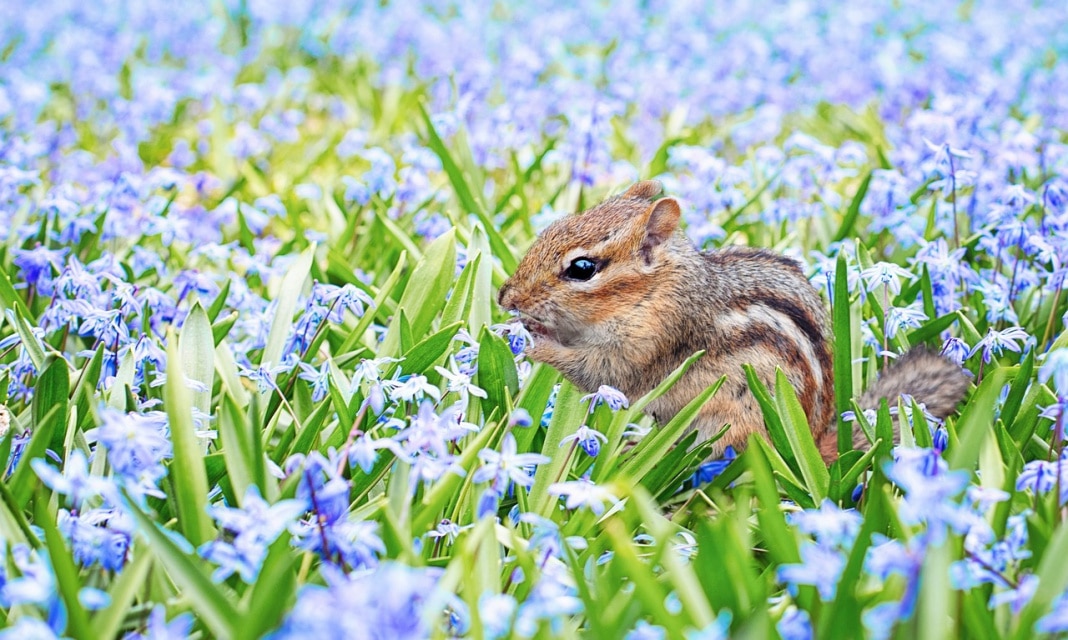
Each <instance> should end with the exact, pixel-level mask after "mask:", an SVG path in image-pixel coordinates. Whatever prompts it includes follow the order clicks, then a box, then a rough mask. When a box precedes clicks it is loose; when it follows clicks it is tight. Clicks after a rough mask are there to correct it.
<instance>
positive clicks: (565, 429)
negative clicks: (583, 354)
mask: <svg viewBox="0 0 1068 640" xmlns="http://www.w3.org/2000/svg"><path fill="white" fill-rule="evenodd" d="M581 393H582V392H581V391H579V390H578V388H576V387H575V385H573V384H571V383H570V382H568V381H566V380H565V381H564V382H562V383H560V390H559V391H558V392H557V394H556V405H555V406H554V407H553V417H552V419H551V420H550V421H549V429H548V430H547V431H546V432H545V443H544V444H543V445H542V448H541V454H542V455H544V456H547V457H548V458H549V459H550V461H549V462H547V463H545V464H542V465H538V468H537V470H536V471H535V472H534V485H533V486H532V487H531V489H530V508H531V511H533V512H534V513H539V514H541V515H544V516H547V515H548V514H549V512H550V511H551V507H552V505H553V502H554V501H553V500H552V499H551V497H550V495H549V485H551V484H552V483H554V482H560V481H562V480H566V479H567V477H566V475H567V469H566V468H565V467H564V465H565V464H568V463H570V462H571V458H572V456H571V455H569V452H570V451H571V447H569V446H567V447H561V446H560V442H561V441H562V440H563V439H564V437H565V436H568V435H570V434H571V433H573V432H574V431H575V430H576V429H578V428H579V427H580V426H581V425H582V421H583V419H584V418H585V416H586V407H585V406H583V404H582V403H581V402H580V401H579V398H580V397H581Z"/></svg>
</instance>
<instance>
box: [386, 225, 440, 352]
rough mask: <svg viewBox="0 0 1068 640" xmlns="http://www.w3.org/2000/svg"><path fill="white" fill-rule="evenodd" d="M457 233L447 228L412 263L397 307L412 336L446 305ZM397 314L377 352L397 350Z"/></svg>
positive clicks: (426, 327) (423, 330)
mask: <svg viewBox="0 0 1068 640" xmlns="http://www.w3.org/2000/svg"><path fill="white" fill-rule="evenodd" d="M455 236H456V233H455V230H453V229H450V230H449V231H446V232H445V233H443V234H442V235H441V236H439V237H438V238H437V239H436V240H434V242H432V243H430V246H429V247H427V249H426V253H424V254H423V258H422V260H420V261H419V263H418V264H416V265H415V269H414V270H413V271H412V275H411V277H410V278H408V285H407V286H406V287H404V293H402V294H401V299H400V304H399V306H398V308H399V309H400V310H402V311H403V312H404V314H405V315H406V317H407V318H408V324H409V326H410V327H411V333H412V336H413V337H414V336H423V335H425V334H426V332H427V331H428V330H429V329H430V325H431V323H432V322H433V320H434V317H435V316H437V314H438V312H439V311H441V309H442V308H443V307H444V306H445V297H446V294H447V293H448V291H449V289H450V287H451V285H452V279H453V273H454V272H455V269H456V237H455ZM399 316H400V314H397V315H396V316H394V322H392V323H391V324H390V327H389V331H388V332H387V333H386V337H385V339H384V340H383V341H382V345H381V348H380V349H379V352H378V353H379V355H395V354H397V353H398V352H399V351H400V346H401V335H400V331H401V327H400V323H399Z"/></svg>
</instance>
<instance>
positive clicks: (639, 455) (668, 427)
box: [554, 376, 727, 481]
mask: <svg viewBox="0 0 1068 640" xmlns="http://www.w3.org/2000/svg"><path fill="white" fill-rule="evenodd" d="M726 379H727V376H723V377H721V378H720V379H719V380H716V382H714V383H713V384H712V385H710V386H709V387H708V388H706V389H705V390H704V391H702V392H701V393H699V394H697V396H696V397H694V399H693V400H690V401H689V402H688V403H686V406H685V407H683V408H682V409H680V410H679V412H678V413H677V414H675V416H674V417H672V418H671V420H669V421H668V423H667V424H665V425H664V426H663V427H661V428H660V429H659V430H657V431H656V432H655V433H650V434H649V435H647V436H645V438H643V439H642V441H641V443H639V444H638V447H637V448H636V450H635V452H634V455H633V456H632V457H631V458H629V459H627V460H626V461H624V462H623V463H620V464H617V465H606V466H612V467H614V469H613V470H615V471H618V473H619V474H622V475H625V476H626V477H628V478H631V479H633V480H635V481H637V480H641V479H642V478H643V477H644V476H645V474H646V473H648V472H649V470H650V469H652V468H653V467H654V466H656V464H657V462H659V461H660V459H661V458H663V457H664V456H665V455H666V454H667V452H668V451H669V450H670V449H671V448H672V447H673V446H674V445H675V442H676V441H677V440H678V439H679V437H680V436H682V434H683V432H684V431H686V429H688V428H689V427H690V424H691V423H693V421H694V419H695V418H697V414H698V413H700V412H701V408H702V407H703V406H704V405H705V403H706V402H708V401H709V399H710V398H712V396H714V395H715V394H716V392H717V391H719V388H720V387H721V386H723V382H724V381H725V380H726ZM554 417H555V414H554ZM720 433H721V434H722V433H723V432H720ZM614 475H615V474H609V477H613V476H614Z"/></svg>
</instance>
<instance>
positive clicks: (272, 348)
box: [260, 244, 315, 366]
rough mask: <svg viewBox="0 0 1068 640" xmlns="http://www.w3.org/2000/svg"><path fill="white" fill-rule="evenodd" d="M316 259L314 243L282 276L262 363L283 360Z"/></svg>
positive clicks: (273, 364) (271, 363)
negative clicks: (302, 295)
mask: <svg viewBox="0 0 1068 640" xmlns="http://www.w3.org/2000/svg"><path fill="white" fill-rule="evenodd" d="M314 259H315V245H314V244H312V245H310V246H309V247H308V248H307V249H305V250H304V251H303V252H301V254H300V256H299V257H297V259H296V260H295V261H294V262H293V264H292V266H290V267H289V269H287V270H286V275H285V276H284V277H283V278H282V284H281V286H279V288H278V297H277V298H276V299H275V300H276V302H277V306H275V309H274V319H273V320H272V321H271V330H270V332H269V333H268V334H267V345H266V346H265V347H264V348H263V354H262V355H261V356H260V364H261V365H264V366H266V365H272V366H278V363H280V362H281V361H282V349H283V348H285V342H286V338H287V337H288V336H289V330H290V328H291V327H292V326H293V316H294V315H296V313H297V303H298V301H299V298H300V294H301V292H302V291H303V290H304V284H305V283H306V282H307V281H308V274H309V273H311V266H312V260H314Z"/></svg>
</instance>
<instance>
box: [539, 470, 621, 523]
mask: <svg viewBox="0 0 1068 640" xmlns="http://www.w3.org/2000/svg"><path fill="white" fill-rule="evenodd" d="M549 493H551V494H553V495H555V496H561V497H565V498H567V500H566V502H565V503H564V505H565V506H566V507H567V508H568V509H578V508H579V507H583V506H585V507H588V508H589V509H590V511H592V512H593V513H594V514H595V515H598V516H599V515H601V514H602V513H604V503H605V502H610V503H612V504H617V503H619V498H617V497H616V496H615V495H614V494H613V493H612V492H611V491H610V490H609V489H608V488H607V487H602V486H601V485H598V484H595V483H593V482H590V481H589V480H588V479H587V478H579V479H578V480H572V481H568V482H556V483H553V484H551V485H549Z"/></svg>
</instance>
